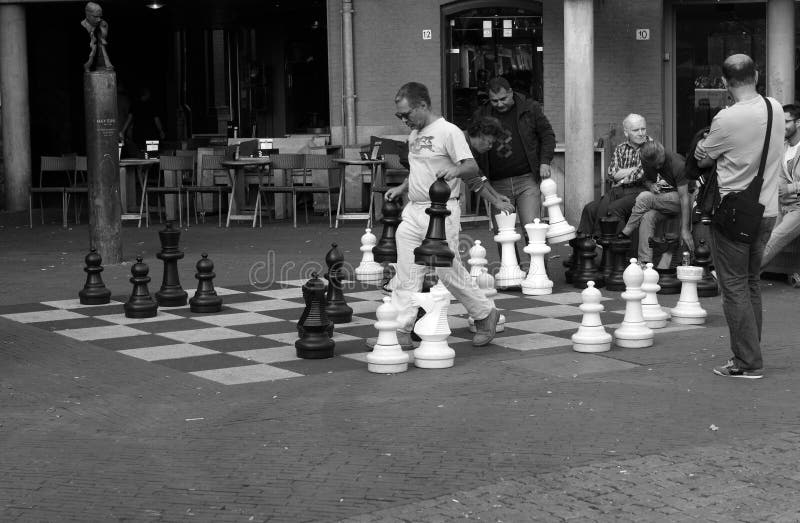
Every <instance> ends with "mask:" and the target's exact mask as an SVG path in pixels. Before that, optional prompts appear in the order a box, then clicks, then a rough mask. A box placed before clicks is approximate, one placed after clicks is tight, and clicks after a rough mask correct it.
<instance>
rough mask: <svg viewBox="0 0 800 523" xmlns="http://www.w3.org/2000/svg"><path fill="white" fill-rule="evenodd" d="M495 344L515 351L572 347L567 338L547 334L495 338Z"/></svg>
mask: <svg viewBox="0 0 800 523" xmlns="http://www.w3.org/2000/svg"><path fill="white" fill-rule="evenodd" d="M492 343H493V344H495V345H499V346H501V347H507V348H509V349H515V350H539V349H548V348H550V347H561V346H567V345H571V344H572V342H570V341H569V340H567V339H565V338H556V337H555V336H548V335H547V334H535V333H531V334H521V335H519V336H503V337H500V338H495V339H494V340H493V341H492Z"/></svg>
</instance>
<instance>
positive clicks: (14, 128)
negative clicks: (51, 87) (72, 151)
mask: <svg viewBox="0 0 800 523" xmlns="http://www.w3.org/2000/svg"><path fill="white" fill-rule="evenodd" d="M27 46H28V44H27V36H26V27H25V7H24V6H23V5H20V4H2V5H0V96H1V97H2V98H1V100H2V104H3V106H2V116H0V117H2V119H3V161H4V162H5V176H6V202H5V203H6V205H5V207H6V209H7V210H9V211H24V210H25V209H27V208H28V188H29V187H30V185H31V119H30V105H29V104H30V102H29V100H28V47H27Z"/></svg>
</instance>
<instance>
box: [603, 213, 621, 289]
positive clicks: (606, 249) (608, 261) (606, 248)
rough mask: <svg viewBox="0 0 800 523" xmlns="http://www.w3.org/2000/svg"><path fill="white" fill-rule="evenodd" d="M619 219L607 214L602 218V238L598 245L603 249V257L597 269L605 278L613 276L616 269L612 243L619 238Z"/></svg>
mask: <svg viewBox="0 0 800 523" xmlns="http://www.w3.org/2000/svg"><path fill="white" fill-rule="evenodd" d="M619 221H620V220H619V218H617V217H616V216H612V215H611V213H610V212H609V213H607V214H606V216H604V217H602V218H600V238H599V239H598V240H597V243H598V244H600V247H602V248H603V255H602V257H601V258H600V264H599V266H598V267H597V270H599V271H600V272H601V273H602V274H603V277H604V278H606V279H607V278H608V277H609V276H610V275H611V271H612V269H613V268H614V255H613V253H612V252H611V242H612V241H614V238H616V237H617V229H619Z"/></svg>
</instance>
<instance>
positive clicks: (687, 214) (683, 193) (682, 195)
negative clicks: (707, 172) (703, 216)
mask: <svg viewBox="0 0 800 523" xmlns="http://www.w3.org/2000/svg"><path fill="white" fill-rule="evenodd" d="M678 198H679V199H680V202H681V239H683V243H685V244H686V248H687V249H689V251H690V252H694V238H693V237H692V205H691V203H690V202H691V200H690V199H689V185H688V184H681V185H678Z"/></svg>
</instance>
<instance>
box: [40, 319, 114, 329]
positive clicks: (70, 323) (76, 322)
mask: <svg viewBox="0 0 800 523" xmlns="http://www.w3.org/2000/svg"><path fill="white" fill-rule="evenodd" d="M30 325H35V326H36V327H38V328H40V329H44V330H47V331H62V330H67V329H88V328H90V327H108V326H109V325H115V324H114V323H111V322H108V321H104V320H98V319H97V318H92V317H90V316H87V317H85V318H75V319H72V320H54V321H39V322H36V323H31V324H30Z"/></svg>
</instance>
